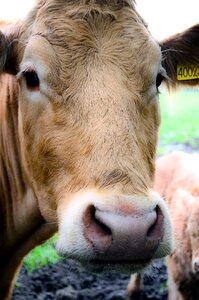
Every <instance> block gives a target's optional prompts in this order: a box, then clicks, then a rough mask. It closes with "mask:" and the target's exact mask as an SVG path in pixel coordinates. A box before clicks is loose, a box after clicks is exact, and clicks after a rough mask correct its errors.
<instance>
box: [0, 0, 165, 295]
mask: <svg viewBox="0 0 199 300" xmlns="http://www.w3.org/2000/svg"><path fill="white" fill-rule="evenodd" d="M2 32H3V35H2V34H1V35H0V39H1V41H2V43H1V48H0V51H1V52H0V53H1V55H0V71H1V72H3V74H2V75H1V77H0V84H1V95H0V96H1V101H0V120H1V124H0V137H1V140H0V142H1V145H0V213H1V220H2V221H1V225H2V227H3V228H2V231H1V233H0V238H1V240H0V243H1V245H3V246H1V250H0V251H1V260H0V263H1V269H0V270H1V285H0V298H1V299H8V298H9V296H10V294H11V290H12V285H13V283H14V281H13V280H12V278H14V276H15V273H16V270H17V268H18V267H19V265H20V263H21V260H22V259H23V257H24V255H25V254H26V253H27V252H28V251H29V250H30V249H31V248H33V247H34V246H36V245H37V244H39V243H41V242H42V241H43V240H45V239H47V238H49V236H50V235H51V234H52V233H53V232H54V231H55V230H56V229H57V226H58V221H59V220H57V218H58V216H57V209H58V208H60V207H61V208H64V209H66V208H67V206H68V205H69V203H70V201H71V200H70V199H71V198H72V196H71V195H74V193H76V192H78V191H80V190H82V189H93V188H95V189H96V190H98V191H99V192H102V191H103V192H104V193H105V192H107V191H109V193H113V194H114V193H115V194H125V195H141V196H148V195H149V193H150V190H151V187H152V185H153V176H154V159H155V149H156V143H157V132H158V127H159V123H160V115H159V105H158V99H157V96H158V92H157V89H156V86H155V82H156V76H157V73H158V72H159V68H160V61H161V52H160V48H159V46H158V44H157V43H156V42H155V41H154V40H153V39H152V38H151V37H150V33H149V31H148V29H147V26H146V24H145V22H144V21H143V19H142V18H141V17H140V16H139V15H138V13H137V12H136V11H135V8H134V1H127V0H126V1H105V0H104V1H99V0H96V1H94V0H93V1H83V0H82V1H66V0H41V1H37V3H36V6H35V8H33V10H32V11H31V12H30V14H29V15H28V16H27V18H26V19H25V20H23V21H21V22H18V23H17V24H12V25H9V26H2ZM32 60H33V66H32V67H31V68H33V69H34V68H35V69H36V71H37V73H39V76H40V77H41V78H40V79H41V80H40V86H39V89H40V91H41V92H40V94H39V96H38V94H37V96H33V94H34V93H32V91H30V89H28V87H27V85H26V81H25V72H26V71H27V69H28V68H29V67H27V66H26V63H27V62H29V61H32ZM24 64H25V65H24ZM6 73H9V74H12V75H8V74H6ZM13 75H17V77H16V78H15V77H14V76H13ZM34 97H36V98H37V99H35V98H34ZM38 98H39V99H38ZM48 223H53V224H54V225H50V224H48Z"/></svg>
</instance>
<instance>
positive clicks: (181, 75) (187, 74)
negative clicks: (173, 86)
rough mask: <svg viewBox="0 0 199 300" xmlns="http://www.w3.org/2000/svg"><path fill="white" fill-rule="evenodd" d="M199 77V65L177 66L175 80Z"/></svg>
mask: <svg viewBox="0 0 199 300" xmlns="http://www.w3.org/2000/svg"><path fill="white" fill-rule="evenodd" d="M198 78H199V66H181V65H178V66H177V80H192V79H198Z"/></svg>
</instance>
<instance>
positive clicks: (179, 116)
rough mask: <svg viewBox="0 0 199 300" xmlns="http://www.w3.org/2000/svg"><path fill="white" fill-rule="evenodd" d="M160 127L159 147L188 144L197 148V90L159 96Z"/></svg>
mask: <svg viewBox="0 0 199 300" xmlns="http://www.w3.org/2000/svg"><path fill="white" fill-rule="evenodd" d="M160 103H161V112H162V125H161V128H160V145H161V146H164V145H167V144H171V143H173V144H175V143H185V142H187V143H189V144H190V145H193V146H195V147H196V146H199V90H196V89H195V90H194V91H193V90H190V89H186V90H180V91H178V92H176V93H175V94H170V95H169V93H168V92H164V91H163V93H162V94H161V95H160Z"/></svg>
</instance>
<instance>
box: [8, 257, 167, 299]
mask: <svg viewBox="0 0 199 300" xmlns="http://www.w3.org/2000/svg"><path fill="white" fill-rule="evenodd" d="M128 281H129V276H128V275H124V274H118V273H114V272H113V273H100V274H97V273H91V272H87V271H86V270H85V269H84V268H83V267H81V266H80V265H79V264H77V263H76V262H74V261H60V262H58V263H57V264H55V265H51V266H47V267H44V268H41V269H39V270H37V271H34V272H32V273H30V274H28V273H27V271H26V269H25V268H22V269H21V272H20V276H19V278H18V280H17V285H16V287H15V290H14V295H13V297H12V300H33V299H36V300H91V299H92V300H123V299H127V292H126V287H127V284H128ZM166 281H167V274H166V267H165V265H164V262H163V261H162V260H159V261H156V262H155V263H154V266H152V267H150V268H149V269H148V270H147V272H146V274H145V276H144V292H143V293H142V296H141V299H142V300H146V299H151V300H159V299H161V300H166V299H167V289H166Z"/></svg>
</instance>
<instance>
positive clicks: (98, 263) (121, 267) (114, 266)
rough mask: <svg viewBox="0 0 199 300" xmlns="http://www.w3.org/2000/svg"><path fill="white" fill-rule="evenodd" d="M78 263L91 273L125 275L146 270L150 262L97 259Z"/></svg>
mask: <svg viewBox="0 0 199 300" xmlns="http://www.w3.org/2000/svg"><path fill="white" fill-rule="evenodd" d="M79 262H80V263H81V264H82V265H83V266H84V267H85V268H86V269H88V270H90V271H92V272H98V273H99V272H106V271H119V272H122V273H126V274H131V273H132V272H133V273H134V272H138V271H140V270H141V269H144V268H146V267H147V266H148V265H149V264H150V263H151V260H138V261H102V260H98V259H92V260H88V261H86V260H79Z"/></svg>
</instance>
